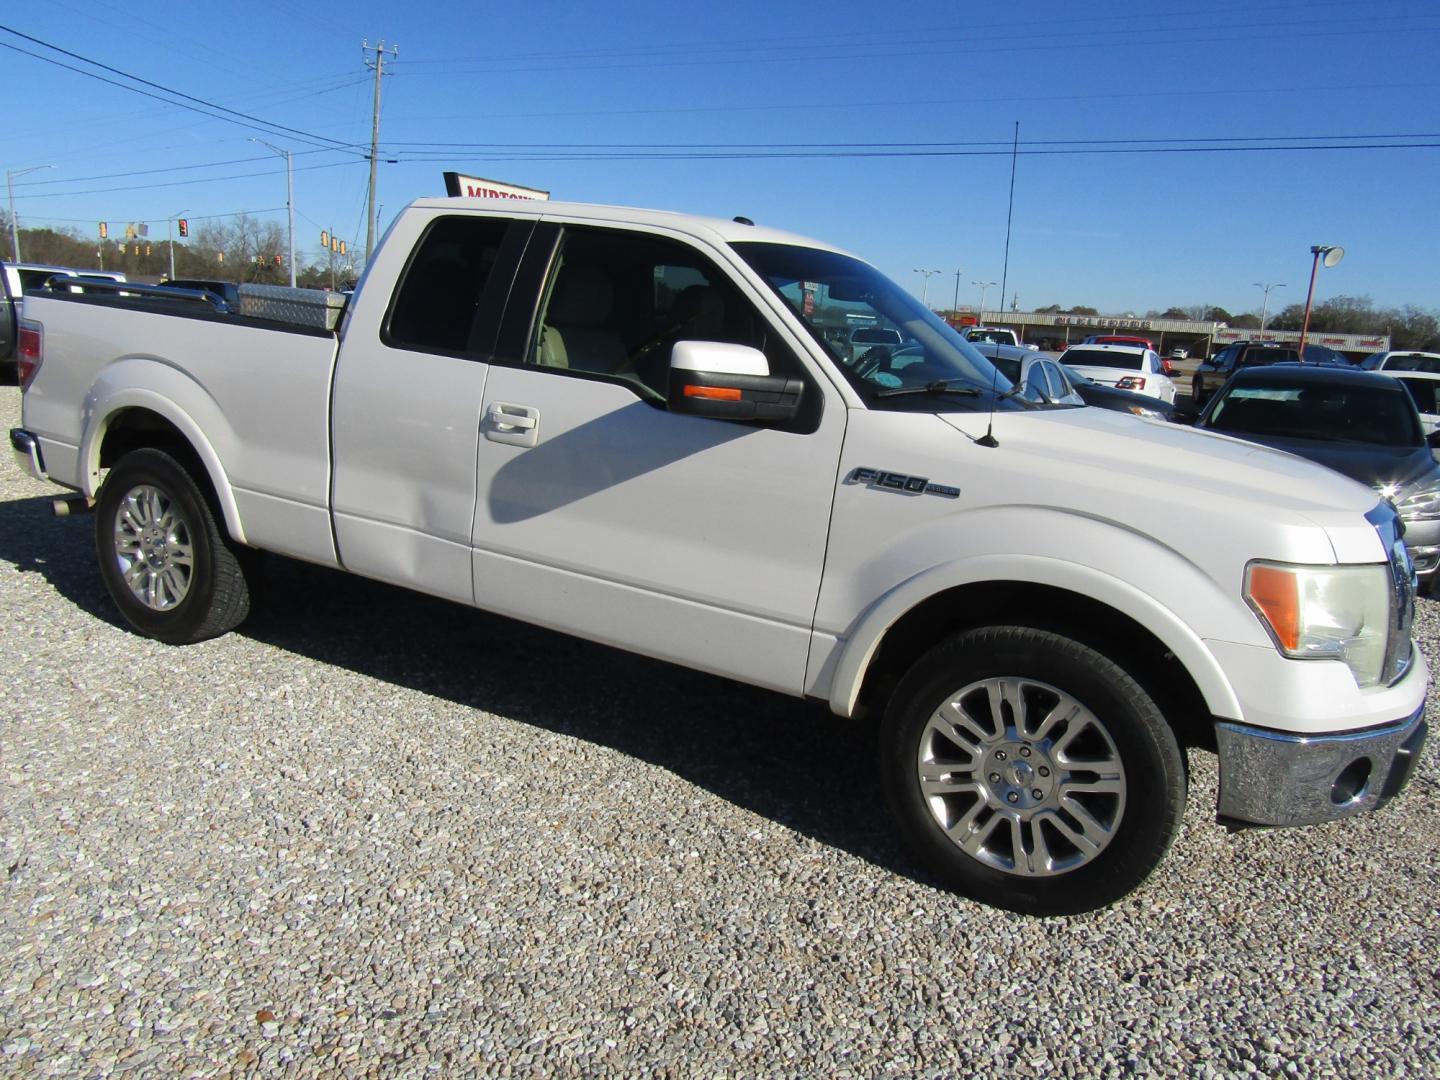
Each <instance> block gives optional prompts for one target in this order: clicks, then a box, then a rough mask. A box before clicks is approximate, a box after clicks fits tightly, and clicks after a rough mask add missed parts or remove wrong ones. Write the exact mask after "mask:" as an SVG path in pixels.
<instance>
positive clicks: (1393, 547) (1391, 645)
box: [1365, 502, 1415, 686]
mask: <svg viewBox="0 0 1440 1080" xmlns="http://www.w3.org/2000/svg"><path fill="white" fill-rule="evenodd" d="M1365 518H1366V520H1367V521H1369V522H1370V523H1371V524H1372V525H1374V526H1375V531H1376V532H1377V533H1378V534H1379V536H1380V543H1381V544H1383V545H1384V548H1385V551H1386V552H1387V553H1388V554H1389V557H1390V626H1389V628H1388V630H1389V633H1388V634H1387V635H1386V641H1385V667H1384V669H1383V671H1382V673H1381V676H1380V682H1381V683H1382V684H1383V685H1385V686H1389V685H1390V684H1391V683H1393V682H1395V681H1396V680H1398V679H1399V678H1400V676H1402V675H1404V674H1405V672H1406V671H1407V670H1408V669H1409V667H1410V649H1411V645H1410V629H1411V626H1412V625H1413V624H1414V622H1415V564H1414V563H1413V562H1411V561H1410V553H1409V552H1408V551H1407V550H1406V549H1405V541H1404V540H1402V539H1401V535H1402V534H1403V532H1404V526H1403V525H1402V524H1401V521H1400V516H1399V515H1398V514H1397V513H1396V512H1395V507H1394V506H1392V505H1391V504H1390V503H1389V502H1382V503H1380V504H1379V505H1378V506H1376V507H1375V509H1374V510H1371V511H1370V513H1368V514H1366V515H1365Z"/></svg>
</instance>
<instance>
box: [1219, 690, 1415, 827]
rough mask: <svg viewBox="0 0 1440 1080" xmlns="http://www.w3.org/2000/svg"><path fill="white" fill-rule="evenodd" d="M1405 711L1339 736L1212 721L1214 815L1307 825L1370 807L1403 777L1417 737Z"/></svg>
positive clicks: (1408, 769) (1245, 822)
mask: <svg viewBox="0 0 1440 1080" xmlns="http://www.w3.org/2000/svg"><path fill="white" fill-rule="evenodd" d="M1424 711H1425V707H1424V705H1423V704H1422V705H1421V707H1420V708H1418V709H1416V710H1415V713H1414V715H1413V716H1411V717H1409V718H1408V719H1405V720H1401V721H1398V722H1397V723H1394V724H1386V725H1385V726H1384V727H1379V728H1369V729H1366V730H1364V731H1356V732H1350V733H1347V734H1343V735H1294V734H1289V733H1286V732H1280V731H1269V730H1266V729H1264V728H1255V727H1249V726H1247V725H1245V724H1235V723H1231V722H1229V721H1220V722H1218V723H1217V724H1216V725H1215V734H1216V739H1217V742H1218V744H1219V747H1218V748H1219V751H1220V804H1219V808H1218V816H1219V818H1220V820H1221V821H1225V822H1230V823H1234V824H1243V825H1313V824H1315V823H1316V822H1321V821H1333V820H1334V819H1336V818H1342V817H1350V816H1351V815H1354V814H1360V813H1364V812H1365V811H1367V810H1374V809H1376V808H1377V807H1379V806H1382V805H1383V804H1384V803H1385V802H1387V801H1388V800H1390V799H1391V798H1393V797H1394V796H1395V795H1397V794H1398V793H1399V792H1400V789H1401V788H1403V787H1404V786H1405V784H1406V783H1407V782H1408V781H1409V779H1410V775H1411V773H1413V772H1414V771H1415V763H1416V761H1417V760H1418V759H1419V757H1420V748H1421V747H1422V746H1423V745H1424V744H1425V731H1426V727H1425V721H1424V720H1423V719H1421V717H1422V716H1423V715H1424Z"/></svg>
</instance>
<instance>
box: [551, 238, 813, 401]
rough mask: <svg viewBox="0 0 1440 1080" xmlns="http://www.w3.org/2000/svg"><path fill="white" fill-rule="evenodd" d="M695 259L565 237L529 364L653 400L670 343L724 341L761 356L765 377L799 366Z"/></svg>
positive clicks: (660, 248)
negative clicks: (615, 384)
mask: <svg viewBox="0 0 1440 1080" xmlns="http://www.w3.org/2000/svg"><path fill="white" fill-rule="evenodd" d="M772 339H773V335H772V334H771V333H770V332H769V331H768V327H767V324H766V322H765V320H764V319H763V318H762V317H761V316H760V315H759V314H758V312H756V311H755V310H754V308H753V307H752V306H751V305H750V303H749V301H748V300H746V299H745V297H744V296H743V295H741V293H740V292H739V290H738V289H736V287H735V286H734V285H733V284H731V282H730V280H729V279H728V278H727V277H726V276H725V275H724V274H723V273H721V271H720V270H719V269H718V268H716V267H715V266H713V265H712V264H711V263H710V262H709V261H708V260H707V259H705V258H704V257H703V256H702V255H700V253H699V252H697V251H695V250H694V249H692V248H690V247H688V246H687V245H684V244H681V243H678V242H676V241H673V240H667V239H665V238H663V237H656V236H651V235H648V234H645V233H628V232H619V231H608V230H603V229H582V228H576V229H569V230H567V231H566V233H565V235H564V236H563V238H562V240H561V246H560V251H559V254H558V256H557V257H556V260H555V264H554V266H553V267H552V270H551V274H550V280H549V282H548V283H547V286H546V290H545V295H544V299H543V303H542V306H541V314H540V318H539V320H538V323H537V327H536V332H535V336H534V338H533V340H532V343H531V346H530V355H529V362H530V363H532V364H535V365H537V366H540V367H548V368H557V369H562V370H566V371H572V372H583V373H587V374H589V375H597V376H601V377H605V378H607V379H615V380H620V381H623V382H625V383H627V384H629V385H630V386H631V388H632V389H633V390H634V391H635V392H636V393H638V394H639V395H640V396H641V397H643V398H646V399H647V400H650V401H652V402H657V403H658V402H662V401H664V399H665V396H666V390H667V387H668V384H669V378H670V353H671V350H672V348H673V347H674V345H675V343H676V342H677V341H724V342H730V343H733V344H737V345H749V346H751V347H752V348H756V349H759V350H761V351H762V352H764V353H765V354H766V358H767V360H768V361H769V363H770V371H771V373H772V374H783V373H788V374H798V373H799V362H798V361H797V360H796V359H795V358H794V357H793V356H790V355H789V352H788V350H787V349H785V348H784V346H783V345H781V344H780V343H779V342H776V341H774V340H772Z"/></svg>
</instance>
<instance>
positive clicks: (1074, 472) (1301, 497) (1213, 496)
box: [937, 408, 1377, 523]
mask: <svg viewBox="0 0 1440 1080" xmlns="http://www.w3.org/2000/svg"><path fill="white" fill-rule="evenodd" d="M937 415H938V416H939V417H940V419H942V420H944V421H945V422H946V423H947V424H949V425H950V426H952V427H954V428H956V429H957V430H959V431H961V432H963V433H964V434H966V435H968V436H969V437H971V438H972V439H973V438H979V437H981V436H982V435H984V434H985V431H986V429H987V424H988V422H989V420H990V416H989V414H987V413H983V412H977V413H939V414H937ZM993 433H994V436H995V439H996V441H997V442H998V443H999V446H998V447H997V449H996V452H997V453H1008V454H1013V455H1025V456H1027V457H1029V456H1034V457H1036V458H1045V459H1050V460H1051V461H1052V462H1053V461H1054V459H1056V457H1057V455H1058V456H1059V457H1060V458H1061V460H1062V461H1063V469H1062V470H1060V471H1061V472H1063V473H1064V474H1067V475H1069V476H1070V477H1072V478H1073V479H1074V480H1075V481H1077V482H1081V481H1083V482H1084V485H1085V486H1086V487H1087V488H1090V487H1092V486H1093V487H1100V488H1109V489H1112V490H1113V491H1115V492H1116V493H1128V496H1129V499H1130V501H1131V502H1132V503H1133V502H1137V501H1140V500H1141V499H1144V498H1166V499H1169V498H1174V499H1175V500H1176V501H1177V502H1178V503H1179V504H1181V505H1183V506H1184V507H1185V508H1186V511H1187V512H1188V513H1191V514H1193V513H1196V512H1204V511H1205V510H1206V508H1207V507H1218V506H1220V505H1222V504H1223V505H1226V506H1231V507H1244V506H1248V507H1249V508H1250V510H1251V512H1252V513H1258V512H1260V511H1261V510H1262V509H1263V510H1264V511H1265V512H1266V513H1268V514H1270V515H1272V516H1273V515H1274V514H1276V513H1277V512H1289V513H1290V514H1292V515H1298V516H1303V517H1305V518H1306V519H1309V520H1311V521H1312V522H1315V523H1319V519H1320V518H1328V517H1330V516H1331V515H1336V514H1341V515H1345V516H1347V517H1349V516H1351V515H1355V514H1360V515H1363V514H1365V513H1366V512H1367V511H1369V510H1370V509H1372V508H1373V507H1374V506H1375V504H1376V501H1377V500H1376V495H1375V492H1374V491H1372V490H1370V489H1369V488H1367V487H1364V486H1362V485H1360V484H1358V483H1356V482H1355V481H1353V480H1349V479H1347V478H1346V477H1344V476H1341V475H1340V474H1338V473H1335V472H1332V471H1331V470H1329V469H1326V468H1321V467H1320V466H1318V465H1314V464H1312V463H1311V462H1309V461H1306V460H1304V459H1303V458H1299V457H1296V456H1294V455H1292V454H1287V453H1283V452H1281V451H1279V450H1273V449H1271V448H1269V447H1265V446H1260V445H1257V444H1255V443H1250V442H1243V441H1241V440H1239V439H1233V438H1230V437H1229V436H1226V435H1218V434H1215V433H1214V432H1208V431H1198V430H1196V429H1194V428H1188V427H1183V426H1181V425H1178V424H1172V423H1168V422H1166V421H1163V420H1148V419H1142V418H1140V417H1136V416H1132V415H1130V414H1128V413H1120V412H1114V411H1111V410H1106V409H1097V408H1083V409H1037V410H1034V411H1032V412H1024V413H1011V412H1002V413H997V414H995V416H994V430H993ZM1032 467H1034V468H1037V469H1044V468H1045V466H1044V464H1043V463H1042V462H1039V461H1037V462H1034V463H1033V465H1032ZM1049 471H1052V472H1053V471H1055V469H1054V467H1053V466H1052V467H1051V468H1050V470H1049ZM1107 501H1108V500H1107ZM1123 501H1124V500H1123V499H1121V500H1119V502H1120V503H1121V505H1117V506H1116V507H1115V511H1114V512H1115V515H1116V517H1117V518H1118V519H1120V520H1123V519H1124V516H1125V508H1124V506H1123Z"/></svg>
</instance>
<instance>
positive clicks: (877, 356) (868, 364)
mask: <svg viewBox="0 0 1440 1080" xmlns="http://www.w3.org/2000/svg"><path fill="white" fill-rule="evenodd" d="M889 366H890V350H889V348H887V347H886V346H884V345H872V346H871V347H870V348H868V349H866V350H865V351H864V352H863V353H861V354H860V359H858V360H856V361H855V374H856V376H857V377H859V378H861V379H868V378H870V377H871V376H873V375H874V374H876V373H877V372H878V371H880V369H881V368H888V367H889Z"/></svg>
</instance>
